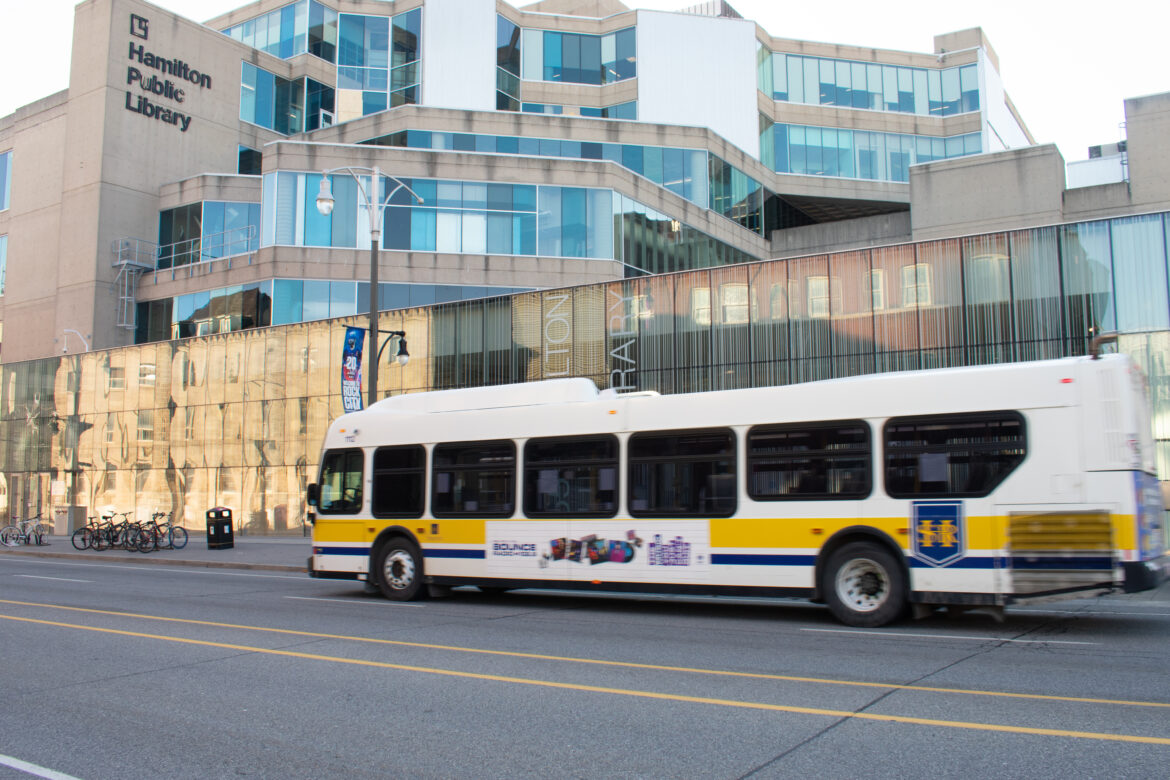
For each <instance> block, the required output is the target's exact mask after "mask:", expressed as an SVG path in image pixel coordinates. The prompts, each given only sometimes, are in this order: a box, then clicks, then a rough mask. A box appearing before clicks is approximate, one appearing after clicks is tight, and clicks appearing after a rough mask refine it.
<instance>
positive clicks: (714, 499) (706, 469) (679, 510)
mask: <svg viewBox="0 0 1170 780" xmlns="http://www.w3.org/2000/svg"><path fill="white" fill-rule="evenodd" d="M629 461H630V464H629V467H630V470H629V491H630V499H629V501H630V514H632V515H634V516H636V517H650V516H663V515H671V516H681V515H697V516H710V517H726V516H728V515H730V514H732V513H733V512H734V511H735V503H736V502H735V437H734V435H733V434H732V433H731V431H726V430H716V431H682V432H670V433H666V432H663V433H641V434H634V435H633V436H631V437H630V443H629Z"/></svg>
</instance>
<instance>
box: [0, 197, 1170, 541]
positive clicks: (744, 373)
mask: <svg viewBox="0 0 1170 780" xmlns="http://www.w3.org/2000/svg"><path fill="white" fill-rule="evenodd" d="M565 189H571V188H565ZM561 196H562V201H561V208H562V210H563V209H565V208H566V206H565V204H564V192H562V193H561ZM461 197H467V193H466V192H461ZM475 197H478V195H475ZM570 200H572V198H570ZM573 208H576V206H574V207H573ZM585 208H586V209H588V200H587V199H586V203H585ZM615 208H616V206H615ZM622 208H623V211H622V212H621V215H620V218H619V216H618V214H617V213H616V212H615V222H614V233H615V239H614V240H615V241H616V240H617V238H616V236H617V233H618V232H619V231H618V227H617V226H618V224H620V223H624V222H626V221H629V223H630V225H629V227H630V228H631V229H633V228H635V227H636V228H637V229H638V230H640V231H642V240H641V241H640V243H641V244H642V245H644V246H645V247H647V251H658V250H656V249H653V250H652V248H653V247H655V246H665V245H666V244H667V243H668V242H669V241H671V240H673V239H669V238H668V237H667V235H666V234H665V233H664V232H661V231H667V229H668V226H667V225H664V224H662V223H660V222H659V221H657V219H656V218H654V217H653V216H652V215H650V214H647V213H643V212H639V211H638V209H637V208H634V209H632V210H631V211H628V212H627V211H625V210H624V208H625V207H624V206H623V207H622ZM483 211H484V212H485V213H488V212H490V209H483ZM1167 217H1168V215H1166V214H1156V215H1148V216H1141V217H1123V218H1117V219H1113V220H1103V221H1098V222H1085V223H1076V224H1070V225H1063V226H1059V227H1046V228H1038V229H1033V230H1021V231H1014V232H1010V233H994V234H987V235H981V236H971V237H967V238H963V239H945V240H939V241H928V242H921V243H917V244H906V245H901V246H892V247H883V248H878V249H871V250H860V251H851V252H842V253H837V254H831V255H817V256H812V257H802V258H796V259H791V260H772V261H766V262H755V263H746V264H740V265H734V266H727V267H718V268H692V269H689V270H686V271H683V272H678V273H673V274H668V275H656V276H641V277H638V278H629V279H624V280H620V281H614V282H608V283H604V284H596V285H590V286H583V287H578V288H572V289H562V290H542V291H536V292H524V293H517V294H514V295H510V296H497V297H491V298H482V299H479V300H448V301H440V300H435V301H433V302H428V303H429V304H430V305H426V306H412V307H410V308H402V309H398V310H395V311H387V312H384V313H383V314H382V315H381V323H380V327H381V328H382V329H384V330H402V331H405V332H406V333H407V337H408V339H409V341H410V351H411V360H410V362H409V363H408V364H407V366H405V367H399V366H398V365H397V363H395V362H392V361H383V363H382V365H380V366H379V367H378V368H377V370H378V372H379V386H380V387H382V388H383V389H384V392H386V393H387V394H398V393H406V392H419V391H425V390H432V389H441V388H453V387H466V386H474V385H491V384H502V383H510V382H523V381H531V380H537V379H545V378H556V377H566V376H583V377H589V378H591V379H593V380H594V381H595V382H597V384H598V385H599V386H600V387H603V388H605V387H608V388H614V389H617V390H619V391H630V390H657V391H659V392H664V393H677V392H690V391H705V390H715V389H721V388H730V387H743V386H748V385H755V386H762V385H782V384H788V383H794V382H802V381H808V380H813V379H821V378H830V377H844V376H852V375H856V374H862V373H868V372H871V371H879V372H880V371H892V370H915V369H920V368H931V367H935V366H945V365H964V364H974V363H990V362H999V361H1010V360H1028V359H1034V358H1042V357H1058V356H1062V355H1075V354H1084V353H1085V351H1086V347H1087V344H1088V340H1089V339H1090V338H1091V337H1092V336H1093V335H1094V334H1096V333H1099V332H1101V331H1102V330H1110V329H1114V328H1120V329H1121V331H1122V333H1121V338H1120V341H1119V347H1120V349H1122V350H1123V351H1125V352H1127V353H1129V354H1131V355H1133V356H1134V358H1135V360H1137V362H1138V363H1139V364H1140V365H1141V366H1142V367H1143V368H1144V369H1145V370H1146V372H1147V373H1148V375H1149V381H1150V389H1151V394H1152V398H1153V400H1154V410H1153V411H1154V425H1155V433H1156V436H1157V448H1158V463H1159V468H1160V470H1161V472H1162V473H1163V474H1170V301H1168V296H1167V292H1166V284H1167V281H1166V279H1167V252H1166V246H1167V244H1166V236H1167ZM625 231H626V228H625V227H623V228H622V231H621V232H622V233H623V234H624V233H625ZM655 236H657V238H655ZM538 240H539V239H538ZM561 240H562V241H564V240H565V236H564V235H563V234H562V236H561ZM571 240H574V241H579V240H581V237H580V235H579V234H578V235H575V236H574V237H572V238H571ZM584 240H585V244H586V246H588V242H589V238H588V236H586V237H585V239H584ZM303 284H304V286H303V287H302V288H301V289H299V290H298V291H297V292H298V294H299V296H300V297H299V302H300V303H299V305H300V306H301V307H302V309H307V310H312V311H314V312H317V313H318V314H319V315H321V316H330V315H332V314H333V309H332V308H331V307H332V306H333V304H334V301H335V300H336V301H337V302H338V304H339V305H341V306H347V305H348V306H354V305H356V304H355V303H354V302H355V301H356V300H357V299H360V298H361V297H363V296H361V295H359V294H358V293H357V292H356V291H354V290H353V288H352V287H351V288H348V291H337V292H338V296H337V297H335V296H334V292H335V291H334V290H333V288H332V286H331V285H332V284H333V283H330V282H321V283H317V284H319V285H324V286H323V287H320V289H318V288H313V289H308V286H309V285H310V282H307V281H306V282H304V283H303ZM1139 290H1140V291H1142V293H1143V294H1141V295H1139V294H1138V291H1139ZM276 293H277V295H276V297H278V298H279V297H280V295H282V294H283V292H282V291H276ZM342 293H345V294H342ZM271 294H272V291H271V290H270V288H267V287H264V286H263V283H262V284H261V285H260V286H259V287H257V288H254V289H253V288H243V287H241V288H227V289H223V290H218V291H214V292H209V293H204V294H198V295H196V296H193V297H192V299H191V300H189V301H188V300H183V301H181V302H180V306H181V309H182V310H181V311H176V312H175V315H174V316H175V318H176V322H187V321H191V322H195V323H203V325H202V326H200V327H199V329H197V330H196V331H195V332H191V331H187V330H184V329H183V328H182V327H181V328H180V330H179V332H178V334H177V335H178V336H180V338H177V339H175V340H172V341H166V342H161V343H153V344H144V345H139V346H135V347H126V348H122V349H116V350H108V351H103V352H91V353H84V354H79V355H68V356H64V357H61V358H51V359H44V360H37V361H28V362H24V363H9V364H3V365H2V366H0V443H2V444H0V487H2V490H0V520H3V519H6V518H10V517H13V516H27V515H30V514H36V513H40V514H41V516H42V517H46V518H47V517H52V516H53V515H54V512H56V511H58V510H60V509H62V508H63V507H65V506H69V505H75V506H82V507H85V508H86V510H85V511H86V512H93V511H96V510H100V509H104V508H111V509H117V510H119V511H131V512H133V513H135V514H136V516H138V517H140V518H146V517H148V516H149V515H150V513H151V512H154V511H169V512H175V516H176V518H177V519H178V521H179V522H181V523H184V524H186V525H187V526H188V527H190V528H199V527H200V526H201V524H202V522H203V518H204V513H205V512H206V510H207V508H209V507H212V506H228V507H231V508H232V509H233V511H234V512H235V515H236V517H237V518H238V524H239V525H238V527H239V528H241V532H244V533H301V532H302V530H303V523H304V512H303V510H304V504H303V490H304V486H305V483H306V481H307V480H309V479H311V478H312V476H313V475H314V473H315V471H316V469H317V465H318V457H319V455H318V447H319V445H320V441H321V438H322V436H323V434H324V430H325V427H326V426H327V425H328V423H329V421H330V420H331V419H333V418H335V417H336V416H338V415H340V414H341V394H340V382H339V376H340V365H341V355H342V346H343V345H342V341H343V338H344V333H345V326H347V325H357V326H359V327H361V326H363V325H364V324H365V319H364V317H363V315H361V314H360V313H357V314H355V315H354V316H350V317H343V318H340V319H338V318H332V319H323V320H320V321H315V322H300V323H294V324H290V325H284V326H280V327H268V328H255V329H251V330H243V331H239V332H228V333H225V332H222V328H223V327H224V325H225V324H227V325H228V326H229V329H230V325H231V323H232V322H233V321H234V320H235V319H236V318H244V317H246V316H249V309H248V308H247V305H248V304H247V303H246V302H247V301H248V300H249V295H251V296H252V300H254V301H256V302H257V305H259V302H261V301H262V300H263V299H264V298H266V297H268V298H269V300H270V296H271ZM347 296H348V297H347ZM407 303H409V300H407ZM343 310H345V311H352V310H351V309H349V310H346V309H343ZM217 329H220V332H216V330H217ZM366 368H368V366H367V367H366Z"/></svg>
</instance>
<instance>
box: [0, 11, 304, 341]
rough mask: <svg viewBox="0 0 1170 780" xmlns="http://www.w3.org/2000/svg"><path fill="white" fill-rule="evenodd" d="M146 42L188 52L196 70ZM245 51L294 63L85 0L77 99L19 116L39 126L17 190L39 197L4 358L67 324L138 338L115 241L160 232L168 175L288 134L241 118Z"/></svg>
mask: <svg viewBox="0 0 1170 780" xmlns="http://www.w3.org/2000/svg"><path fill="white" fill-rule="evenodd" d="M132 18H136V19H135V21H134V22H133V25H134V26H133V27H132ZM139 20H145V21H144V22H143V21H139ZM131 47H134V51H135V52H137V51H138V48H139V47H141V52H142V53H141V54H138V53H134V54H132V53H131ZM148 54H149V55H153V56H155V57H157V58H158V59H159V60H166V61H168V62H171V61H175V60H179V61H181V62H182V63H186V67H187V70H188V73H187V78H184V77H183V75H182V74H181V73H168V72H165V71H164V70H162V69H160V68H158V67H152V66H151V64H149V59H148V58H147V57H146V55H148ZM245 59H247V60H251V61H255V62H256V63H257V64H259V65H260V66H261V67H264V68H266V69H267V70H270V71H273V72H278V73H279V72H280V71H281V70H282V69H284V68H287V66H286V65H284V64H283V63H281V61H280V60H277V59H275V58H272V57H269V56H267V55H263V54H259V53H257V52H254V51H253V50H251V49H250V48H248V47H246V46H243V45H242V44H240V43H237V42H235V41H232V40H230V39H228V38H226V37H224V36H221V35H217V34H213V33H210V32H209V31H208V30H207V29H206V28H204V27H203V26H201V25H199V24H196V23H195V22H192V21H189V20H186V19H183V18H181V17H179V16H176V15H174V14H171V13H169V12H167V11H163V10H162V9H159V8H157V7H155V6H152V5H150V4H148V3H144V2H141V1H140V0H87V2H84V3H82V4H80V5H79V6H78V7H77V10H76V12H75V19H74V28H73V56H72V65H71V73H70V83H69V90H68V101H67V102H65V103H63V104H61V105H60V106H56V107H54V108H52V109H50V110H48V111H39V112H38V111H31V112H30V113H29V114H28V115H27V116H25V119H23V120H18V122H17V124H18V125H20V127H22V128H27V132H24V131H18V132H17V133H16V134H15V137H14V140H15V141H16V143H15V145H14V154H13V157H14V161H15V162H14V174H15V176H14V181H13V193H14V195H15V196H16V198H17V199H18V200H19V201H20V202H24V203H26V204H29V205H30V206H31V207H32V208H31V210H30V211H27V213H26V212H20V213H19V216H17V213H16V212H15V211H14V215H13V216H14V220H13V226H12V227H13V230H12V233H13V237H12V238H11V239H10V245H9V278H10V280H11V285H10V291H11V294H9V295H6V296H5V299H6V300H5V301H4V309H3V317H4V324H5V333H4V336H5V338H4V341H5V347H6V348H5V350H4V358H5V360H21V359H27V358H32V357H39V356H43V355H46V354H52V353H53V352H56V351H57V350H58V348H57V347H56V346H55V340H59V339H60V338H61V336H62V333H63V331H64V329H65V328H76V329H77V330H80V331H81V332H83V333H85V334H92V339H90V341H91V345H92V347H93V348H95V349H100V348H103V347H112V346H119V345H122V344H128V343H130V342H131V341H132V339H133V333H132V332H131V331H130V330H127V329H125V328H120V327H118V326H117V303H118V299H117V290H116V288H115V284H114V283H115V280H116V277H117V269H116V268H115V267H114V265H113V259H114V257H113V252H112V249H111V247H112V244H113V242H114V241H115V240H116V239H122V238H139V239H145V240H146V241H150V242H153V241H156V240H157V237H158V211H159V187H160V186H161V185H162V184H164V183H166V182H172V181H176V180H180V179H184V178H187V177H190V176H192V175H195V174H197V173H202V172H208V171H210V172H223V173H234V172H235V170H236V165H237V156H238V145H239V144H240V143H246V144H248V145H254V146H256V147H259V145H260V144H261V143H262V142H263V141H264V140H267V139H269V138H274V137H276V134H275V133H270V132H269V131H266V130H263V129H261V128H255V127H251V126H246V125H245V124H244V123H242V122H241V121H240V119H239V103H240V68H241V62H242V61H243V60H245ZM180 67H181V66H180ZM131 69H133V70H131ZM192 70H197V71H199V73H200V74H201V75H203V76H206V77H207V80H201V79H200V78H198V77H195V76H193V75H192V74H191V73H190V71H192ZM135 74H138V75H140V76H141V79H138V78H134V77H133V76H134V75H135ZM152 79H153V81H152ZM128 82H132V83H128ZM168 82H169V85H168ZM153 85H157V86H153ZM152 86H153V89H152ZM174 90H182V93H181V94H180V93H178V92H175V91H174ZM160 92H161V93H162V94H159V93H160ZM147 106H150V108H147ZM28 108H29V109H30V110H31V109H35V108H36V105H35V104H34V106H30V107H28ZM144 112H147V113H152V114H155V115H154V116H148V115H147V113H144ZM18 116H22V114H21V112H18ZM160 117H161V118H160ZM46 318H47V319H46ZM46 323H48V325H49V327H46Z"/></svg>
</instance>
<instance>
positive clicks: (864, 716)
mask: <svg viewBox="0 0 1170 780" xmlns="http://www.w3.org/2000/svg"><path fill="white" fill-rule="evenodd" d="M0 620H14V621H19V622H22V623H33V624H36V625H42V626H54V627H57V628H74V629H78V630H80V631H95V632H98V633H102V634H114V635H117V636H129V637H135V638H139V639H157V640H161V641H164V642H176V643H178V644H186V645H199V646H201V647H218V648H221V649H224V650H238V651H242V652H248V653H259V654H263V655H278V656H284V657H286V658H299V659H303V660H308V661H327V662H330V663H338V664H349V665H351V666H367V667H373V668H376V669H394V670H397V671H403V672H419V673H422V674H435V675H441V676H444V677H458V678H462V679H468V680H486V681H490V682H502V683H511V684H514V685H533V686H538V687H542V688H556V689H559V690H566V691H581V692H585V693H607V694H611V695H614V696H630V697H633V698H639V699H657V700H659V701H672V702H683V703H688V704H710V705H713V706H717V707H735V708H738V709H748V710H764V711H768V712H787V713H792V714H796V715H822V716H825V717H829V718H842V719H852V720H872V721H881V722H885V723H905V724H909V725H916V726H936V727H941V728H952V729H968V730H972V731H998V732H1006V733H1010V734H1028V735H1032V736H1045V737H1066V738H1070V739H1091V740H1098V741H1103V742H1130V743H1140V744H1145V745H1167V746H1170V738H1168V737H1145V736H1140V735H1137V734H1106V733H1102V732H1096V731H1071V730H1068V729H1043V728H1033V727H1030V726H1008V725H1004V724H998V723H969V722H965V721H958V720H936V719H934V718H913V717H909V716H905V715H881V714H878V713H872V712H851V711H849V710H829V709H822V708H819V707H795V706H791V705H787V704H766V703H764V702H753V701H736V700H735V699H713V698H708V697H705V696H684V695H681V694H675V693H661V692H658V691H636V690H628V689H624V688H605V687H603V686H599V685H580V684H578V683H566V682H554V681H551V680H537V679H532V678H527V677H508V676H505V675H499V674H480V673H477V672H461V671H457V670H454V669H439V668H435V667H429V666H410V665H408V664H392V663H387V662H385V661H366V660H362V659H357V658H340V657H338V656H331V655H318V654H316V653H301V652H297V651H294V650H276V649H273V648H268V647H253V646H250V645H237V644H231V643H228V642H211V641H208V640H204V639H187V638H185V637H177V636H166V635H164V634H147V633H143V632H140V631H123V630H121V629H117V628H99V627H96V626H82V625H77V624H75V623H61V622H58V621H54V620H38V619H36V618H26V617H16V616H14V615H0Z"/></svg>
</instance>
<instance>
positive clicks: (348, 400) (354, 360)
mask: <svg viewBox="0 0 1170 780" xmlns="http://www.w3.org/2000/svg"><path fill="white" fill-rule="evenodd" d="M365 341H366V329H365V328H346V329H345V349H344V351H343V352H342V353H341V406H342V408H343V409H344V410H345V411H347V412H360V411H361V408H362V344H364V343H365Z"/></svg>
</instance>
